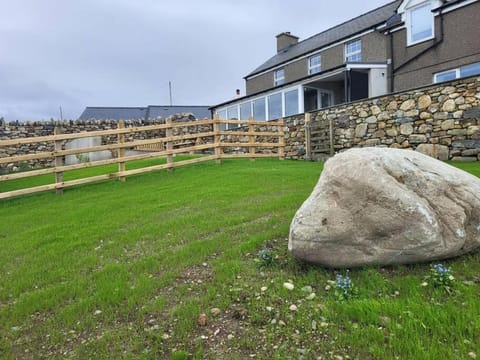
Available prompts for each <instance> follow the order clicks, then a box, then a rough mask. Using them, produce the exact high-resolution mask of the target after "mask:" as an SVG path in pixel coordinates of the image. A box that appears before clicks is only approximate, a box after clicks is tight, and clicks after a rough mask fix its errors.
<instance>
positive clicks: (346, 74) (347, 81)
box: [343, 69, 351, 103]
mask: <svg viewBox="0 0 480 360" xmlns="http://www.w3.org/2000/svg"><path fill="white" fill-rule="evenodd" d="M343 74H344V80H343V84H344V88H345V102H346V103H347V102H350V99H351V96H350V69H345V72H344V73H343Z"/></svg>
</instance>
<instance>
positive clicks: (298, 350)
mask: <svg viewBox="0 0 480 360" xmlns="http://www.w3.org/2000/svg"><path fill="white" fill-rule="evenodd" d="M297 353H299V354H300V356H303V355H305V349H297Z"/></svg>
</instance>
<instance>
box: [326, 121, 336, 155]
mask: <svg viewBox="0 0 480 360" xmlns="http://www.w3.org/2000/svg"><path fill="white" fill-rule="evenodd" d="M328 128H329V129H328V135H329V140H330V156H333V155H335V149H334V146H333V119H328Z"/></svg>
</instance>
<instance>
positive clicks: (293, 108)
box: [285, 89, 298, 116]
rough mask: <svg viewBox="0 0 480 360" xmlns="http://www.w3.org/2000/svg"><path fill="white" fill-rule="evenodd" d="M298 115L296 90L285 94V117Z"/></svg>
mask: <svg viewBox="0 0 480 360" xmlns="http://www.w3.org/2000/svg"><path fill="white" fill-rule="evenodd" d="M294 114H298V89H295V90H291V91H286V92H285V116H290V115H294Z"/></svg>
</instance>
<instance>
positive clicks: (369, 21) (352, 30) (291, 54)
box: [245, 0, 403, 78]
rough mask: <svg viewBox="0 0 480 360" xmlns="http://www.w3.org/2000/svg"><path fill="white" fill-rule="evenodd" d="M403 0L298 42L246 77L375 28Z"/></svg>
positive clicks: (391, 14) (390, 15) (392, 13)
mask: <svg viewBox="0 0 480 360" xmlns="http://www.w3.org/2000/svg"><path fill="white" fill-rule="evenodd" d="M402 1H403V0H396V1H393V2H390V3H388V4H386V5H384V6H381V7H379V8H377V9H374V10H372V11H369V12H367V13H365V14H363V15H360V16H357V17H355V18H353V19H351V20H348V21H346V22H344V23H342V24H339V25H337V26H334V27H332V28H330V29H328V30H325V31H323V32H321V33H318V34H316V35H314V36H312V37H309V38H308V39H305V40H303V41H300V42H299V43H297V44H294V45H291V46H289V47H287V48H286V49H284V50H282V51H280V52H279V53H277V54H276V55H274V56H273V57H271V58H270V59H269V60H267V61H266V62H265V63H263V64H262V65H260V66H259V67H257V68H256V69H255V70H253V71H252V72H251V73H250V74H248V75H247V76H246V77H245V78H248V77H250V76H252V75H255V74H258V73H260V72H262V71H264V70H268V69H270V68H272V67H275V66H277V65H280V64H282V63H284V62H287V61H290V60H293V59H295V58H297V57H300V56H302V55H305V54H308V53H310V52H313V51H315V50H317V49H321V48H323V47H325V46H328V45H330V44H332V43H335V42H337V41H340V40H342V39H345V38H348V37H350V36H352V35H355V34H358V33H360V32H363V31H366V30H369V29H372V28H375V27H376V26H378V25H380V24H383V23H385V22H386V21H387V20H388V19H390V17H392V16H393V15H395V11H396V10H397V8H398V7H399V6H400V4H401V3H402Z"/></svg>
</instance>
